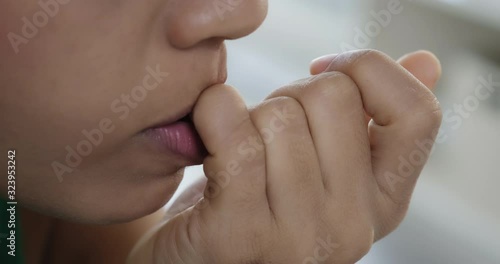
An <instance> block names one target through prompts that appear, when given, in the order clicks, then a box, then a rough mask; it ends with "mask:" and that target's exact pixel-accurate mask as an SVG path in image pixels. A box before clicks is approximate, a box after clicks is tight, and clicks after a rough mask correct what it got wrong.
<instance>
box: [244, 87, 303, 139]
mask: <svg viewBox="0 0 500 264" xmlns="http://www.w3.org/2000/svg"><path fill="white" fill-rule="evenodd" d="M250 113H251V117H252V119H253V120H254V123H255V125H256V126H257V127H259V130H260V131H261V132H262V130H271V131H272V132H277V131H281V130H282V129H283V128H284V127H288V126H290V125H293V124H303V123H305V122H306V120H307V119H306V114H305V111H304V109H303V108H302V105H301V104H300V103H299V102H298V101H297V100H296V99H294V98H292V97H287V96H280V97H275V98H271V99H268V100H266V101H264V102H262V103H261V104H259V105H258V106H257V107H255V108H254V109H252V110H251V111H250ZM276 130H277V131H276Z"/></svg>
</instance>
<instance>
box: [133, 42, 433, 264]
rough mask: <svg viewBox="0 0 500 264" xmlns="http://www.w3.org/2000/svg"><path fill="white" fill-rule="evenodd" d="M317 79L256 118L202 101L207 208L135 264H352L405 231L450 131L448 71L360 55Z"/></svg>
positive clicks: (317, 67)
mask: <svg viewBox="0 0 500 264" xmlns="http://www.w3.org/2000/svg"><path fill="white" fill-rule="evenodd" d="M311 71H312V73H313V74H314V75H313V76H312V77H309V78H307V79H303V80H300V81H297V82H295V83H292V84H290V85H288V86H286V87H283V88H281V89H278V90H276V91H275V92H273V93H272V94H271V95H269V96H268V97H267V98H266V100H264V102H262V103H261V104H259V105H257V106H255V107H253V108H251V109H248V108H247V107H246V106H245V104H244V102H243V100H242V99H241V97H240V96H239V95H238V93H237V92H236V91H235V90H234V89H233V88H231V87H229V86H226V85H217V86H214V87H211V88H209V89H207V90H205V91H204V93H203V94H202V95H201V96H200V98H199V100H198V102H197V104H196V106H195V109H194V112H193V121H194V124H195V126H196V129H197V131H198V133H199V134H200V136H201V138H202V140H203V142H204V144H205V146H206V148H207V150H208V152H209V155H208V157H207V158H206V159H205V160H204V163H203V166H204V171H205V175H206V176H207V178H208V183H207V187H206V189H205V192H204V197H203V198H202V199H201V200H200V201H199V202H198V203H197V204H195V205H193V206H192V207H191V208H189V209H187V210H185V211H183V212H182V213H180V214H178V215H177V216H176V217H174V218H172V219H170V220H169V221H168V222H166V223H164V224H163V225H162V226H161V227H160V228H158V229H157V230H155V231H154V232H152V234H151V235H150V236H149V239H145V240H144V241H143V242H141V243H140V244H139V245H138V246H137V248H136V250H135V251H134V253H133V254H132V255H131V257H130V262H131V263H217V264H238V263H241V264H250V263H298V264H301V263H336V264H337V263H346V264H352V263H355V262H356V261H357V260H359V259H360V258H362V257H363V256H364V255H365V254H366V253H367V252H368V250H369V249H370V247H371V245H372V244H373V243H374V242H375V241H377V240H379V239H381V238H382V237H384V236H385V235H387V234H388V233H390V232H391V231H392V230H394V229H395V228H396V227H397V226H398V225H399V223H400V222H401V221H402V219H403V217H404V216H405V213H406V211H407V208H408V205H409V202H410V197H411V194H412V192H413V188H414V186H415V182H416V180H417V178H418V175H419V174H420V171H421V169H422V167H423V165H424V164H425V162H426V160H427V157H428V155H429V153H430V149H431V147H432V144H433V142H434V139H435V136H436V134H437V130H438V128H439V126H440V123H441V111H440V107H439V104H438V102H437V100H436V98H435V96H434V95H433V94H432V92H431V91H430V90H429V89H428V87H429V88H432V87H433V86H434V84H435V83H436V81H437V79H438V78H439V75H440V67H439V63H438V62H437V60H436V59H435V57H434V56H433V55H431V54H429V53H426V52H417V53H413V54H410V55H408V56H406V57H405V58H403V59H401V60H400V61H399V63H398V62H396V61H393V60H392V59H391V58H389V57H388V56H386V55H384V54H382V53H380V52H377V51H371V50H363V51H354V52H349V53H343V54H339V55H336V56H330V57H326V58H322V59H320V60H318V61H316V62H314V63H313V65H312V67H311Z"/></svg>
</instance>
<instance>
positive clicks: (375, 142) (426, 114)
mask: <svg viewBox="0 0 500 264" xmlns="http://www.w3.org/2000/svg"><path fill="white" fill-rule="evenodd" d="M327 71H340V72H343V73H345V74H347V75H349V76H350V77H351V78H352V79H353V80H354V82H355V83H356V84H357V86H358V87H359V89H360V92H361V96H362V100H363V104H364V108H365V110H366V112H367V113H368V115H370V116H371V117H372V118H373V119H372V122H371V123H370V126H369V135H370V142H371V146H372V147H371V149H372V166H373V172H374V173H375V176H376V178H377V181H378V183H379V186H380V187H381V189H382V190H383V191H384V192H385V193H386V194H387V195H389V196H390V198H392V199H393V200H397V201H407V200H408V199H409V197H410V196H411V193H412V191H413V188H414V185H415V181H416V179H417V176H418V175H419V174H420V171H421V169H422V167H423V165H424V164H425V162H426V160H427V157H428V154H429V152H430V146H432V143H433V141H434V139H435V136H436V133H437V129H438V128H439V125H440V123H441V111H440V107H439V103H438V102H437V100H436V98H435V96H434V95H433V94H432V93H431V92H430V91H429V89H427V88H426V87H425V86H424V85H423V84H422V83H421V82H420V81H418V80H417V79H416V78H415V77H414V76H413V75H411V74H409V73H408V71H406V70H405V69H404V68H403V67H401V66H400V65H399V64H398V63H396V62H395V61H393V60H392V59H391V58H389V57H388V56H386V55H384V54H382V53H380V52H377V51H371V50H364V51H354V52H349V53H344V54H341V55H338V56H337V57H336V58H335V59H334V60H333V61H332V62H331V64H330V65H329V66H328V68H327ZM422 145H425V146H426V147H425V148H426V150H425V151H421V148H419V146H422ZM415 153H416V154H419V155H418V157H417V156H415V155H416V154H415ZM407 160H412V161H413V162H410V163H409V164H406V163H405V162H406V161H407Z"/></svg>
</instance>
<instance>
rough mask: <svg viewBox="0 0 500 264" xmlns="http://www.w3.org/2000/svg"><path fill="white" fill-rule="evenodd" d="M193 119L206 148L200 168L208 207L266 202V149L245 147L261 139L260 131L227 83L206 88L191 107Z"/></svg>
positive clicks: (242, 207)
mask: <svg viewBox="0 0 500 264" xmlns="http://www.w3.org/2000/svg"><path fill="white" fill-rule="evenodd" d="M193 122H194V125H195V127H196V130H197V131H198V133H199V134H200V137H201V139H202V141H203V143H204V144H205V146H206V148H207V151H208V157H207V158H206V159H205V160H204V162H203V170H204V172H205V175H206V176H207V177H208V183H207V188H206V190H205V198H208V200H209V201H210V205H211V207H213V206H216V207H223V208H224V210H230V209H237V210H245V206H246V205H248V206H254V205H255V204H260V203H263V202H267V200H266V192H265V188H266V184H265V181H266V177H265V176H266V173H265V151H263V150H261V151H258V150H256V149H251V148H249V147H248V146H247V142H248V139H249V138H257V139H259V140H260V134H259V132H258V131H257V130H256V128H255V127H254V125H253V123H252V121H251V119H250V114H249V112H248V110H247V107H246V105H245V103H244V102H243V100H242V99H241V97H240V95H239V94H238V93H237V91H236V90H235V89H234V88H232V87H230V86H227V85H216V86H213V87H210V88H208V89H207V90H205V91H204V92H203V93H202V94H201V95H200V98H199V99H198V102H197V103H196V105H195V107H194V110H193ZM266 207H267V206H266Z"/></svg>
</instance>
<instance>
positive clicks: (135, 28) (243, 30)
mask: <svg viewBox="0 0 500 264" xmlns="http://www.w3.org/2000/svg"><path fill="white" fill-rule="evenodd" d="M266 12H267V1H266V0H142V1H137V0H41V1H6V2H5V3H3V4H2V9H1V11H0V35H1V36H2V38H1V40H0V58H1V61H0V87H1V91H2V96H1V97H0V121H1V122H2V131H1V132H0V136H1V137H0V145H1V147H2V150H3V151H4V154H3V155H4V156H5V157H4V159H7V158H6V156H7V150H8V149H15V150H16V160H17V163H16V184H17V185H16V191H17V192H16V198H17V200H18V201H20V202H21V203H22V204H24V205H26V206H28V207H30V208H31V209H34V210H37V211H43V212H44V213H47V214H51V215H56V216H60V217H65V218H71V219H74V220H78V221H84V222H98V223H108V222H120V221H127V220H131V219H134V218H138V217H141V216H144V215H146V214H148V213H152V212H154V211H155V210H157V209H158V208H160V207H161V206H162V205H163V204H164V203H165V202H166V201H167V200H168V199H169V198H170V196H171V194H172V193H173V192H174V190H175V189H176V187H177V185H178V183H179V181H180V179H181V177H182V172H183V168H184V167H185V166H186V165H190V164H194V163H200V160H199V159H188V158H185V157H183V156H180V155H177V154H170V153H169V152H168V151H165V150H164V149H163V148H159V147H157V144H156V143H155V140H154V137H151V136H145V133H143V131H144V130H146V129H148V128H151V127H155V126H158V125H159V124H164V123H169V122H172V121H175V120H177V119H179V118H180V117H182V116H184V115H186V114H187V113H188V112H189V111H190V109H191V108H192V106H193V104H194V103H195V102H196V100H197V98H198V95H199V94H200V93H201V91H202V90H203V89H206V88H207V87H209V86H211V85H213V84H216V83H221V82H224V81H225V78H226V53H225V48H224V44H223V40H224V39H235V38H240V37H243V36H245V35H248V34H249V33H251V32H253V31H254V30H255V29H257V28H258V26H259V25H260V24H261V23H262V21H263V20H264V17H265V16H266ZM6 184H7V182H6V180H2V181H0V187H1V188H2V189H6ZM2 193H5V192H2Z"/></svg>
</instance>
